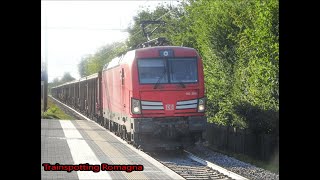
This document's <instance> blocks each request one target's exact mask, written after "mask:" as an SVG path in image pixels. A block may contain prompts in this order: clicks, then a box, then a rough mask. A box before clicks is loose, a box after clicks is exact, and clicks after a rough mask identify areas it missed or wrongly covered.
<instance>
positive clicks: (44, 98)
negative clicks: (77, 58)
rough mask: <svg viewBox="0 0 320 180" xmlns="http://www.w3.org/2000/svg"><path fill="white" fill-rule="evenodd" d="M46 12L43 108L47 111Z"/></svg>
mask: <svg viewBox="0 0 320 180" xmlns="http://www.w3.org/2000/svg"><path fill="white" fill-rule="evenodd" d="M44 14H45V22H44V23H45V29H44V30H45V40H44V42H45V68H44V84H43V91H44V92H43V110H44V111H47V105H48V27H47V14H46V12H44Z"/></svg>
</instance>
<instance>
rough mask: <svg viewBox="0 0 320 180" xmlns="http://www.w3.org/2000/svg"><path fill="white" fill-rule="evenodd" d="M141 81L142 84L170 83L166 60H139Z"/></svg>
mask: <svg viewBox="0 0 320 180" xmlns="http://www.w3.org/2000/svg"><path fill="white" fill-rule="evenodd" d="M138 68H139V81H140V83H141V84H149V83H157V82H158V81H159V83H168V77H167V75H166V73H167V70H166V62H165V60H164V59H140V60H138Z"/></svg>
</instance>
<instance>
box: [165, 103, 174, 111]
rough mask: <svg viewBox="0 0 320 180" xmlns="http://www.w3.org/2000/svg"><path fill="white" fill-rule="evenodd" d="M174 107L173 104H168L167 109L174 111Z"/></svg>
mask: <svg viewBox="0 0 320 180" xmlns="http://www.w3.org/2000/svg"><path fill="white" fill-rule="evenodd" d="M173 109H174V106H173V104H166V110H168V111H172V110H173Z"/></svg>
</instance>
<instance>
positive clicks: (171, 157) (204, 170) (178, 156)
mask: <svg viewBox="0 0 320 180" xmlns="http://www.w3.org/2000/svg"><path fill="white" fill-rule="evenodd" d="M150 156H152V157H153V158H155V159H156V160H158V161H159V162H161V163H162V164H163V165H165V166H167V167H168V168H170V169H171V170H173V171H175V172H176V173H178V174H179V175H180V176H182V177H183V178H185V179H187V180H189V179H190V180H194V179H217V180H227V179H237V180H238V179H243V180H245V179H247V178H245V177H242V176H240V175H238V174H235V173H233V172H231V171H228V170H226V169H224V168H222V167H220V166H217V165H215V164H213V163H211V162H208V161H205V160H203V159H201V158H199V157H197V156H195V155H193V154H192V153H190V152H188V151H185V150H183V152H182V153H181V152H180V153H177V152H175V153H170V154H168V153H151V154H150Z"/></svg>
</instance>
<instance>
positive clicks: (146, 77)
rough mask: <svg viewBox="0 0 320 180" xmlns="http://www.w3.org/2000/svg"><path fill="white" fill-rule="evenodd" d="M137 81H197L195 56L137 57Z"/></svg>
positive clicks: (146, 82)
mask: <svg viewBox="0 0 320 180" xmlns="http://www.w3.org/2000/svg"><path fill="white" fill-rule="evenodd" d="M138 72H139V82H140V83H141V84H154V83H161V84H164V83H172V84H175V83H197V82H198V66H197V59H196V58H168V59H139V60H138Z"/></svg>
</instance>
